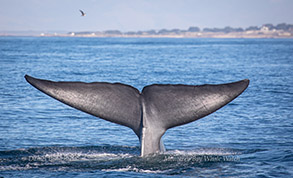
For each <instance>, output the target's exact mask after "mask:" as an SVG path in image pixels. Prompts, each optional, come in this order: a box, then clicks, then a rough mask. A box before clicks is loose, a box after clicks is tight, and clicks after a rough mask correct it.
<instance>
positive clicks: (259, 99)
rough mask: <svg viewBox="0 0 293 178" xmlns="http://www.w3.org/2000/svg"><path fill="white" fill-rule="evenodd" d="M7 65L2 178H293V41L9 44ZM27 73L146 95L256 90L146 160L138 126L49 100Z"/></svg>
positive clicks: (1, 108) (0, 117)
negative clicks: (186, 89)
mask: <svg viewBox="0 0 293 178" xmlns="http://www.w3.org/2000/svg"><path fill="white" fill-rule="evenodd" d="M0 67H1V70H0V77H1V80H0V177H5V178H6V177H119V176H121V177H293V39H172V38H75V37H72V38H66V37H0ZM25 74H29V75H31V76H34V77H37V78H43V79H48V80H54V81H84V82H94V81H99V82H102V81H103V82H120V83H125V84H129V85H132V86H134V87H136V88H138V89H139V90H140V91H141V90H142V89H143V87H144V86H146V85H150V84H154V83H159V84H190V85H200V84H206V83H209V84H220V83H228V82H234V81H238V80H242V79H245V78H248V79H250V85H249V87H248V88H247V90H246V91H245V92H244V93H243V94H242V95H240V96H239V97H238V98H236V99H235V100H234V101H232V102H231V103H229V104H228V105H226V106H225V107H223V108H221V109H220V110H218V111H216V112H215V113H213V114H211V115H208V116H206V117H205V118H202V119H200V120H198V121H195V122H192V123H190V124H186V125H183V126H179V127H175V128H172V129H170V130H168V131H167V132H166V134H165V135H164V136H163V140H164V143H165V147H166V149H167V151H166V152H165V153H163V154H159V155H154V156H150V157H146V158H141V157H140V156H139V155H140V144H139V140H138V138H137V137H136V135H135V134H134V133H133V131H132V130H131V129H129V128H127V127H123V126H120V125H116V124H113V123H110V122H108V121H104V120H102V119H99V118H96V117H94V116H91V115H88V114H86V113H83V112H81V111H78V110H75V109H73V108H71V107H69V106H67V105H64V104H62V103H60V102H59V101H56V100H54V99H52V98H50V97H48V96H47V95H45V94H43V93H41V92H40V91H38V90H36V89H35V88H33V87H32V86H31V85H29V84H28V83H27V82H26V81H25V79H24V75H25Z"/></svg>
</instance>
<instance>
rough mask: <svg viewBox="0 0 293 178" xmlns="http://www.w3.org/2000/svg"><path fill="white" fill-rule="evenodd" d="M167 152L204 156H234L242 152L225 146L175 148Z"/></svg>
mask: <svg viewBox="0 0 293 178" xmlns="http://www.w3.org/2000/svg"><path fill="white" fill-rule="evenodd" d="M165 154H175V155H188V156H189V155H193V156H204V155H211V156H232V155H239V154H241V153H240V152H239V151H234V150H231V149H225V148H200V149H196V150H184V151H182V150H174V151H167V152H165Z"/></svg>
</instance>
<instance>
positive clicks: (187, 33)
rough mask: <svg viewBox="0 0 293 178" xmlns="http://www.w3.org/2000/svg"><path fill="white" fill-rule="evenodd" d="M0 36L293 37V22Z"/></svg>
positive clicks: (9, 33)
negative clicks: (246, 25) (241, 26)
mask: <svg viewBox="0 0 293 178" xmlns="http://www.w3.org/2000/svg"><path fill="white" fill-rule="evenodd" d="M0 36H35V37H38V36H39V37H43V36H44V37H100V38H102V37H118V38H293V24H286V23H281V24H278V25H276V26H274V25H272V24H265V25H262V26H261V27H257V26H251V27H248V28H246V29H242V28H232V27H225V28H204V29H203V30H201V29H200V28H198V27H189V29H187V30H180V29H171V30H168V29H161V30H148V31H129V32H121V31H119V30H107V31H103V32H100V31H82V32H65V31H55V32H54V31H50V32H41V31H2V32H1V31H0Z"/></svg>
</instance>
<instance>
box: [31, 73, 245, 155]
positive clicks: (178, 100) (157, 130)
mask: <svg viewBox="0 0 293 178" xmlns="http://www.w3.org/2000/svg"><path fill="white" fill-rule="evenodd" d="M25 79H26V80H27V82H29V83H30V84H31V85H33V86H34V87H35V88H37V89H39V90H40V91H42V92H44V93H45V94H47V95H49V96H51V97H53V98H55V99H57V100H59V101H61V102H62V103H65V104H67V105H69V106H71V107H74V108H76V109H78V110H81V111H83V112H86V113H88V114H91V115H93V116H96V117H99V118H102V119H104V120H107V121H110V122H114V123H116V124H120V125H123V126H126V127H129V128H131V129H132V130H133V131H134V132H135V134H136V135H137V136H138V138H139V140H140V143H141V156H146V155H149V154H153V153H157V152H160V151H164V145H163V142H162V141H161V138H162V136H163V135H164V133H165V132H166V130H168V129H170V128H173V127H176V126H180V125H183V124H187V123H190V122H193V121H195V120H198V119H200V118H202V117H204V116H206V115H209V114H211V113H213V112H215V111H216V110H218V109H220V108H221V107H223V106H225V105H226V104H228V103H229V102H231V101H232V100H233V99H235V98H236V97H237V96H239V95H240V94H241V93H242V92H243V91H244V90H245V89H246V88H247V87H248V85H249V80H248V79H245V80H241V81H238V82H234V83H227V84H220V85H170V84H167V85H163V84H154V85H149V86H146V87H144V88H143V90H142V92H140V91H138V90H137V89H136V88H134V87H132V86H130V85H125V84H122V83H106V82H93V83H84V82H54V81H49V80H42V79H37V78H33V77H30V76H28V75H26V76H25Z"/></svg>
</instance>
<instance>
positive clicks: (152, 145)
mask: <svg viewBox="0 0 293 178" xmlns="http://www.w3.org/2000/svg"><path fill="white" fill-rule="evenodd" d="M248 85H249V80H247V79H245V80H241V81H238V82H234V83H228V84H220V85H151V86H146V87H145V88H144V89H143V91H142V98H143V126H144V128H145V133H147V134H143V135H144V136H145V139H144V142H145V145H144V150H142V151H143V153H144V154H145V155H147V154H150V153H153V152H158V151H160V140H161V137H162V135H163V134H164V133H165V131H166V130H167V129H169V128H172V127H176V126H180V125H183V124H187V123H190V122H193V121H195V120H198V119H200V118H202V117H204V116H206V115H208V114H211V113H213V112H215V111H216V110H218V109H220V108H221V107H223V106H225V105H226V104H228V103H229V102H231V101H232V100H233V99H235V98H236V97H237V96H239V95H240V94H241V93H242V92H243V91H244V90H245V89H246V88H247V87H248ZM148 137H149V138H148Z"/></svg>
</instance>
